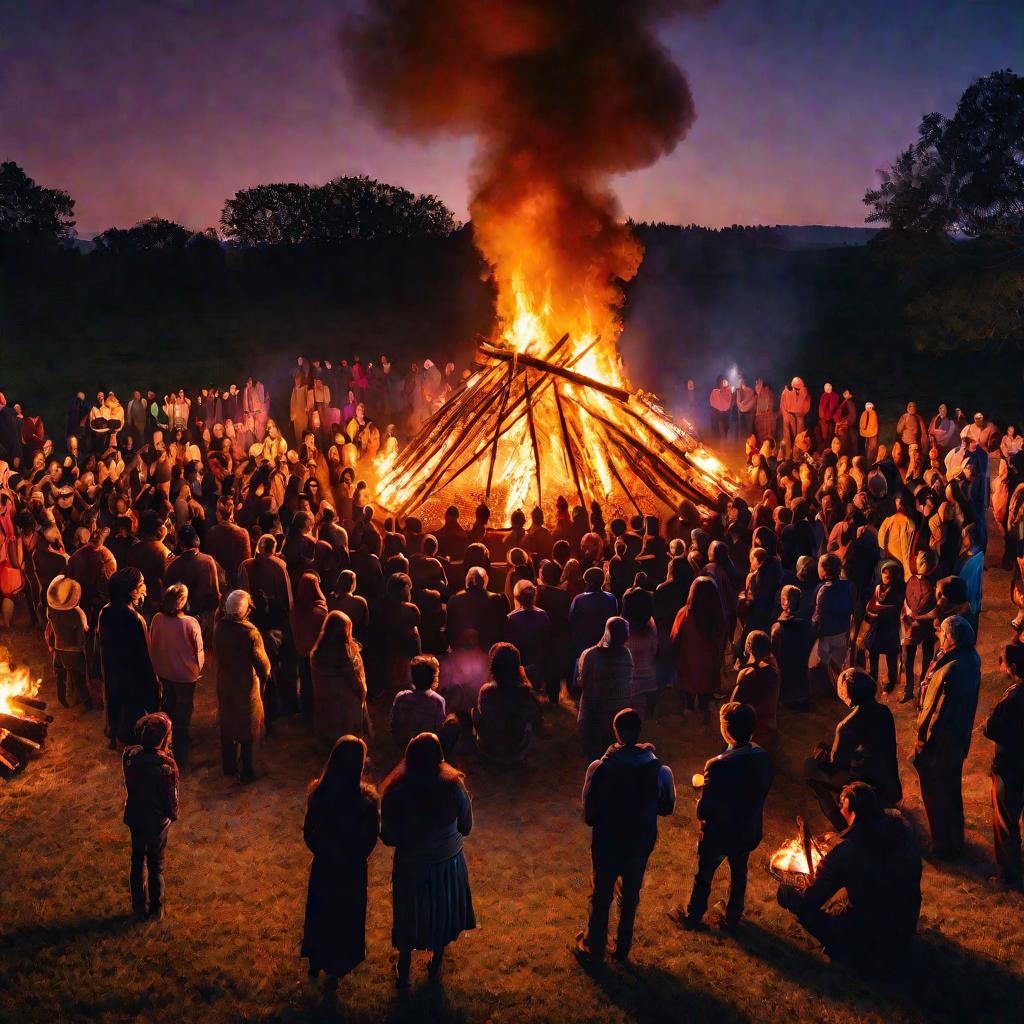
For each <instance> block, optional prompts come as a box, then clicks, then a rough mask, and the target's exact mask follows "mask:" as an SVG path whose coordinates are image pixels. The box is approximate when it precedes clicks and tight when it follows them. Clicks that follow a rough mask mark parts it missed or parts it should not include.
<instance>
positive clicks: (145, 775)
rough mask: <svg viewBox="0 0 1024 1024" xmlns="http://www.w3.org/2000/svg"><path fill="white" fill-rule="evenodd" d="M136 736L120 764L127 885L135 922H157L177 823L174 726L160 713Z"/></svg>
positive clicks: (142, 723) (145, 720)
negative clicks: (128, 847)
mask: <svg viewBox="0 0 1024 1024" xmlns="http://www.w3.org/2000/svg"><path fill="white" fill-rule="evenodd" d="M134 734H135V738H136V739H137V740H138V742H137V743H133V744H132V745H131V746H127V747H125V751H124V755H123V756H122V759H121V767H122V770H123V772H124V791H125V801H124V823H125V824H126V825H127V826H128V829H129V831H130V833H131V841H132V859H131V871H130V873H129V876H128V885H129V888H130V890H131V894H132V910H133V911H134V913H135V916H136V917H137V918H139V919H140V920H141V919H143V918H145V917H147V916H149V917H154V918H156V919H157V920H158V921H159V920H160V919H161V918H163V916H164V873H163V869H164V853H165V851H166V849H167V836H168V833H169V832H170V828H171V823H172V822H175V821H177V820H178V766H177V764H175V762H174V758H173V757H172V755H171V753H170V746H171V737H172V734H173V730H172V727H171V720H170V719H169V718H168V717H167V715H164V714H160V713H159V712H154V713H152V714H148V715H143V716H142V717H141V718H139V719H138V721H136V723H135V726H134ZM147 873H148V875H149V877H148V879H147V878H146V874H147ZM147 881H148V886H147V884H146V883H147ZM147 888H148V895H149V903H148V906H147V903H146V896H147Z"/></svg>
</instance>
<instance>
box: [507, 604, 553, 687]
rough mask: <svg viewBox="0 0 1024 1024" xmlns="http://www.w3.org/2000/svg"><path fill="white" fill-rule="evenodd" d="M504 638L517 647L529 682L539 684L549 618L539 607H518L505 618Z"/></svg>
mask: <svg viewBox="0 0 1024 1024" xmlns="http://www.w3.org/2000/svg"><path fill="white" fill-rule="evenodd" d="M505 621H506V624H505V639H506V640H507V641H508V642H509V643H510V644H512V646H513V647H515V648H517V650H518V651H519V655H520V657H521V658H522V660H523V667H524V668H525V669H526V674H527V675H528V676H529V677H530V682H531V683H533V684H534V685H535V686H540V684H541V683H542V682H543V680H542V678H541V672H542V668H543V664H544V654H545V648H546V645H547V639H548V636H549V635H550V632H551V620H550V619H549V618H548V615H547V612H544V611H541V610H540V609H539V608H534V607H532V606H531V607H529V608H518V609H517V610H516V611H514V612H512V613H511V614H510V615H509V616H508V618H507V619H506V620H505Z"/></svg>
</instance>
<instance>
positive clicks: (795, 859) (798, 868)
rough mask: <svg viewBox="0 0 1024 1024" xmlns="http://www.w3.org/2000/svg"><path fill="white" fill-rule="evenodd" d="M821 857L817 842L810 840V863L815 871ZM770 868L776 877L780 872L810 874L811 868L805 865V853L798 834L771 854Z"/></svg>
mask: <svg viewBox="0 0 1024 1024" xmlns="http://www.w3.org/2000/svg"><path fill="white" fill-rule="evenodd" d="M821 857H822V854H821V850H819V849H818V846H817V844H816V843H815V842H814V841H813V840H812V841H811V864H812V865H813V867H814V870H815V871H817V869H818V864H820V863H821ZM771 868H772V874H774V875H776V877H778V875H780V874H781V875H786V874H799V875H809V874H811V870H810V868H808V865H807V854H806V853H805V852H804V844H803V841H802V840H801V839H800V837H799V836H797V837H796V838H795V839H791V840H790V841H789V842H788V843H785V844H783V845H782V846H780V847H779V848H778V849H777V850H776V851H775V852H774V853H773V854H772V859H771Z"/></svg>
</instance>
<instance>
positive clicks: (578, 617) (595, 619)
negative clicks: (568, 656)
mask: <svg viewBox="0 0 1024 1024" xmlns="http://www.w3.org/2000/svg"><path fill="white" fill-rule="evenodd" d="M583 585H584V586H585V587H586V589H585V590H584V592H583V593H582V594H577V595H576V597H574V598H573V602H572V605H571V606H570V608H569V634H570V636H571V637H572V643H573V654H574V656H575V657H577V658H578V657H579V656H580V654H582V653H583V652H584V651H585V650H587V648H588V647H593V646H594V645H595V644H599V643H600V642H601V637H603V636H604V627H605V626H606V625H607V624H608V620H609V619H610V618H611V617H612V616H613V615H618V614H619V605H618V602H617V601H616V600H615V595H614V594H609V593H608V591H607V590H604V589H603V587H604V570H603V569H600V568H598V567H597V566H596V565H595V566H591V567H590V568H589V569H588V570H587V571H586V572H585V573H584V574H583Z"/></svg>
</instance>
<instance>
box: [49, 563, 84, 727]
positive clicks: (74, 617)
mask: <svg viewBox="0 0 1024 1024" xmlns="http://www.w3.org/2000/svg"><path fill="white" fill-rule="evenodd" d="M81 597H82V588H81V586H80V585H79V584H78V583H77V582H76V581H75V580H72V579H69V578H68V577H67V576H56V577H55V578H54V579H53V580H52V581H51V582H50V585H49V586H48V587H47V588H46V621H47V639H48V640H49V641H50V644H51V648H52V650H53V675H54V679H55V681H56V683H57V700H58V701H59V702H60V705H61V707H64V708H67V707H71V705H72V704H78V703H82V704H84V705H85V709H86V711H90V710H92V698H91V696H90V694H89V669H88V663H87V661H86V643H87V641H88V637H89V623H88V621H87V620H86V617H85V612H83V611H82V609H81V608H80V607H79V601H80V600H81ZM69 698H70V700H69Z"/></svg>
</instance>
